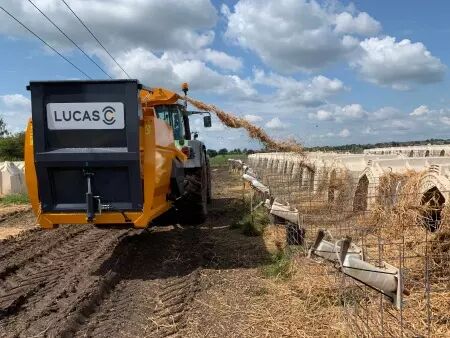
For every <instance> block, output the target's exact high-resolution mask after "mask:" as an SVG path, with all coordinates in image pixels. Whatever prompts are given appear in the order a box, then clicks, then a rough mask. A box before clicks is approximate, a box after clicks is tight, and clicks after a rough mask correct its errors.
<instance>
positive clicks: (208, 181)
mask: <svg viewBox="0 0 450 338" xmlns="http://www.w3.org/2000/svg"><path fill="white" fill-rule="evenodd" d="M205 158H206V174H207V180H206V183H207V185H208V191H207V196H206V201H207V202H208V204H211V200H212V197H211V196H212V195H211V167H210V166H209V158H208V156H207V155H206V153H205Z"/></svg>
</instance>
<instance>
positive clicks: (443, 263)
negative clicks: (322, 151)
mask: <svg viewBox="0 0 450 338" xmlns="http://www.w3.org/2000/svg"><path fill="white" fill-rule="evenodd" d="M333 170H336V173H337V174H336V175H335V176H334V177H332V178H331V183H330V181H329V180H328V179H330V175H328V173H331V172H332V171H333ZM423 174H424V173H423V172H417V171H407V172H405V173H401V174H398V173H386V174H384V175H383V176H381V177H379V178H378V182H379V183H378V184H377V186H373V185H371V186H369V189H368V190H369V191H368V195H367V197H368V201H369V210H367V211H354V210H353V207H354V202H355V191H356V187H357V183H358V182H356V181H355V179H354V178H353V177H352V176H351V175H350V174H349V173H347V172H345V171H344V172H339V171H338V169H336V168H326V172H325V171H324V175H322V177H324V176H326V177H328V179H327V180H326V181H325V180H323V181H319V182H316V191H315V193H309V192H307V191H306V192H303V193H297V192H295V191H292V187H291V185H285V186H281V185H282V184H283V182H287V181H289V180H286V179H282V178H278V180H277V182H279V183H280V184H279V185H278V186H277V192H280V193H281V194H285V195H286V196H287V197H285V199H287V200H292V197H295V198H296V201H295V202H296V205H297V207H298V208H299V210H300V211H301V213H302V215H303V216H304V219H305V228H306V234H307V241H308V243H310V242H312V241H313V240H314V238H315V236H316V233H317V230H318V229H320V228H325V229H328V230H329V232H330V233H332V234H333V236H334V237H335V238H336V239H337V238H341V237H343V236H346V235H349V236H351V237H352V238H353V242H354V243H355V244H357V245H358V246H360V247H361V248H363V250H364V252H365V254H366V255H367V259H369V261H370V262H371V263H372V264H374V265H378V263H379V261H386V262H388V263H390V264H392V265H394V266H396V267H400V266H401V267H402V268H403V271H404V276H403V277H404V283H405V287H406V288H407V289H408V290H409V291H410V295H409V296H405V298H404V300H405V306H404V309H403V312H402V316H403V318H402V319H401V315H400V311H398V310H396V309H395V308H394V307H393V305H392V304H391V303H390V302H389V301H387V300H383V301H381V299H380V294H378V293H376V292H374V291H370V289H368V288H366V287H362V286H361V284H358V283H357V282H355V281H353V280H351V279H350V278H348V277H347V278H345V280H346V282H345V287H344V285H342V290H341V291H340V300H341V301H342V303H343V304H345V306H342V307H339V311H338V312H339V313H340V312H342V311H344V312H346V313H347V315H348V318H350V319H351V321H352V323H353V324H352V323H347V325H349V330H350V331H351V332H352V333H353V334H354V335H360V336H370V335H371V336H380V335H391V336H400V335H401V332H402V330H403V333H404V334H405V335H406V336H412V335H414V334H416V335H417V334H419V335H427V334H428V333H429V334H430V335H431V336H433V337H434V336H435V337H448V336H450V311H449V308H450V288H449V285H450V231H449V229H450V228H449V222H450V204H444V205H443V206H442V207H443V209H442V211H441V216H442V220H441V222H440V224H439V229H438V230H437V231H436V232H432V231H430V230H433V229H432V228H430V225H429V223H427V219H428V220H429V218H430V217H431V216H430V212H433V210H436V203H438V201H437V199H438V198H437V197H432V199H431V200H430V201H428V202H426V201H424V197H423V194H422V193H421V189H420V181H421V178H422V177H423ZM278 176H282V174H278ZM272 180H274V179H273V178H272ZM330 191H333V193H334V199H328V193H330ZM289 195H290V196H291V197H289ZM362 198H366V196H365V195H363V196H362ZM271 236H272V237H273V234H272V235H271ZM299 264H300V266H299V265H296V267H297V268H298V269H299V270H298V272H296V274H295V276H297V274H299V276H300V278H303V279H304V280H305V281H306V284H307V285H303V284H301V285H302V287H304V288H306V287H308V283H314V282H313V281H312V280H311V279H310V278H309V277H310V274H311V273H312V272H311V271H312V270H310V269H312V268H310V267H308V265H307V263H306V262H305V261H303V259H300V260H299ZM304 267H308V268H306V270H303V268H304ZM319 273H323V274H325V275H326V276H328V277H329V276H330V274H329V272H326V271H325V270H323V271H322V272H319ZM295 276H294V277H293V279H295V278H296V277H295ZM289 283H290V281H289ZM324 283H328V287H329V288H330V290H329V292H328V294H327V295H326V296H327V297H329V298H330V299H333V297H336V294H339V292H338V293H336V292H335V290H334V288H335V287H336V281H335V280H333V279H330V278H329V279H328V280H325V282H324ZM428 283H429V284H428ZM325 285H326V284H325ZM325 285H324V286H323V287H324V290H325V289H326V287H325ZM427 285H429V289H427ZM319 286H321V285H320V283H319ZM356 286H358V287H357V288H355V287H356ZM321 287H322V286H321ZM316 296H317V295H314V296H313V299H314V297H316ZM358 311H359V312H358ZM336 316H338V314H336ZM342 323H345V322H342ZM342 323H341V324H342ZM401 323H402V324H401ZM341 324H339V325H341ZM356 324H359V325H356ZM342 325H344V324H342ZM330 332H331V331H330Z"/></svg>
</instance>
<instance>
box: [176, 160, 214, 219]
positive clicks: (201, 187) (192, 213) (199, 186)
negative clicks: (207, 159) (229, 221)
mask: <svg viewBox="0 0 450 338" xmlns="http://www.w3.org/2000/svg"><path fill="white" fill-rule="evenodd" d="M184 191H185V195H184V196H183V198H182V199H181V200H180V203H179V205H178V210H179V211H180V216H181V217H180V221H181V222H182V223H186V224H201V223H203V222H204V221H205V219H206V215H207V213H208V209H207V207H206V204H207V200H208V174H207V169H206V166H203V167H201V168H197V169H194V170H189V171H188V172H186V176H185V186H184Z"/></svg>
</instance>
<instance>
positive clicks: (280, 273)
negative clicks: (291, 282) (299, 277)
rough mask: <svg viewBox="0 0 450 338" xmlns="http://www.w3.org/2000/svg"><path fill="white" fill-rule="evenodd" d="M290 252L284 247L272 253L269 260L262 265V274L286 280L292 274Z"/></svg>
mask: <svg viewBox="0 0 450 338" xmlns="http://www.w3.org/2000/svg"><path fill="white" fill-rule="evenodd" d="M291 256H292V254H291V253H290V252H289V251H288V250H285V249H282V250H279V251H278V252H277V253H276V254H274V255H272V259H271V262H270V263H269V264H267V265H266V266H264V267H263V274H264V275H265V276H266V277H268V278H276V279H282V280H287V279H290V278H291V277H292V276H293V275H294V272H295V271H294V266H293V263H292V257H291Z"/></svg>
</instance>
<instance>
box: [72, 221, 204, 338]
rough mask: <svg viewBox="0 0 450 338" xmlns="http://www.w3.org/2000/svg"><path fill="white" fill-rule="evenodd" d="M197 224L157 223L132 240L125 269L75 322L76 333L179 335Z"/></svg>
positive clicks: (192, 281)
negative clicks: (81, 319) (77, 323)
mask: <svg viewBox="0 0 450 338" xmlns="http://www.w3.org/2000/svg"><path fill="white" fill-rule="evenodd" d="M198 235H199V230H198V229H196V228H185V229H180V228H176V229H172V230H167V227H166V229H158V230H156V231H155V232H153V233H151V234H148V233H145V234H142V235H140V236H141V237H140V238H139V240H138V241H136V242H135V243H134V244H135V246H134V254H133V257H132V260H131V261H130V262H129V263H131V267H130V269H129V271H127V272H126V273H125V274H123V275H122V276H121V277H120V281H119V282H118V284H117V286H116V287H115V289H114V290H113V291H112V292H111V293H110V294H109V296H108V297H106V299H105V300H104V301H103V302H102V303H101V304H100V306H99V307H98V308H97V311H96V312H95V313H93V314H92V315H91V316H90V317H89V318H88V319H87V320H86V321H85V323H84V325H82V326H81V327H80V329H79V330H78V332H77V334H76V337H111V336H114V337H169V336H177V335H179V332H180V330H182V329H183V327H184V317H185V312H186V310H187V308H188V305H189V303H190V302H191V301H192V299H193V297H194V295H195V293H196V291H197V285H198V279H199V271H200V268H199V266H200V265H201V261H202V257H201V251H202V250H201V245H200V243H199V238H198Z"/></svg>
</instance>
